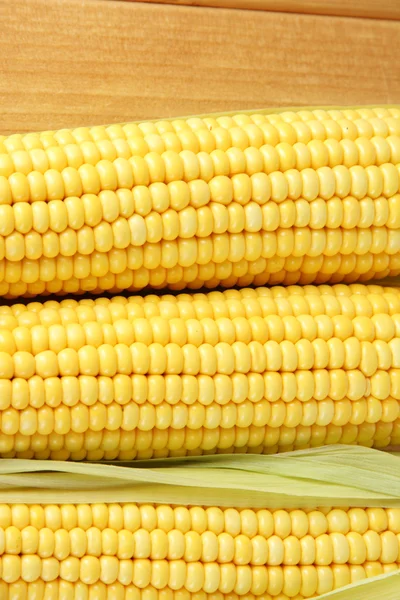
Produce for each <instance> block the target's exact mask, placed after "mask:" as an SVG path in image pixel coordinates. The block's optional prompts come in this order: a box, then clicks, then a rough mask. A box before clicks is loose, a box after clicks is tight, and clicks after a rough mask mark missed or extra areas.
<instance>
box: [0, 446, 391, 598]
mask: <svg viewBox="0 0 400 600" xmlns="http://www.w3.org/2000/svg"><path fill="white" fill-rule="evenodd" d="M96 502H151V503H166V504H184V505H196V504H197V505H201V506H212V505H215V506H222V507H227V506H235V507H251V508H261V507H266V508H302V507H303V508H306V507H309V508H314V507H322V506H348V507H350V506H361V507H369V506H380V507H384V508H388V507H400V456H398V455H395V454H391V453H389V452H380V451H378V450H371V449H368V448H363V447H355V446H330V447H325V448H316V449H310V450H302V451H297V452H288V453H285V454H277V455H272V456H264V455H261V456H260V455H251V454H250V455H225V456H224V455H219V456H218V455H217V456H200V457H193V458H185V459H163V460H158V461H157V460H152V461H137V462H135V463H131V464H129V463H123V466H121V464H99V463H72V462H60V461H51V462H48V461H32V460H18V459H10V460H8V459H4V460H2V461H1V462H0V503H29V504H34V503H38V504H53V503H54V504H59V503H76V504H78V503H96ZM319 598H320V599H321V600H322V599H325V598H326V599H327V600H328V599H329V600H377V599H378V598H379V600H399V599H400V571H399V572H398V573H390V574H386V575H382V576H379V577H374V578H371V579H367V580H364V581H362V582H358V583H356V584H352V585H350V586H346V587H344V588H341V589H340V590H335V591H334V592H330V593H328V594H324V595H323V596H319Z"/></svg>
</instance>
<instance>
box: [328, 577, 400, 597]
mask: <svg viewBox="0 0 400 600" xmlns="http://www.w3.org/2000/svg"><path fill="white" fill-rule="evenodd" d="M399 597H400V571H398V572H394V573H388V574H387V575H379V576H377V577H371V579H363V580H362V581H358V582H357V583H352V584H351V585H346V586H344V587H342V588H338V589H337V590H334V591H333V592H328V594H322V595H321V596H317V599H316V600H378V599H379V600H398V599H399Z"/></svg>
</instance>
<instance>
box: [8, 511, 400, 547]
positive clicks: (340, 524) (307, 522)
mask: <svg viewBox="0 0 400 600" xmlns="http://www.w3.org/2000/svg"><path fill="white" fill-rule="evenodd" d="M11 526H13V527H15V528H16V530H20V531H22V530H23V529H24V528H25V527H28V526H32V527H34V528H36V529H42V528H46V529H49V530H51V531H53V532H57V530H59V529H65V530H67V531H70V530H71V529H74V528H75V527H79V528H80V529H83V530H84V531H87V530H88V529H90V528H91V527H96V528H97V529H99V530H100V531H103V530H104V529H107V528H111V529H114V530H115V531H117V532H118V531H121V530H122V529H126V530H129V531H131V532H135V531H137V530H138V529H144V530H146V531H148V532H151V531H153V530H154V529H157V530H162V531H165V532H168V531H170V530H171V529H178V530H179V531H181V532H182V533H186V532H188V531H191V530H193V531H195V532H197V533H199V534H202V533H204V532H206V531H211V532H213V533H215V534H216V535H219V534H220V533H223V532H225V533H228V534H229V535H232V536H234V537H235V536H237V535H239V534H242V535H245V536H247V537H249V538H253V537H254V536H256V535H262V536H264V537H269V536H272V535H276V536H278V537H280V538H282V539H285V538H287V537H288V536H290V535H294V536H295V537H297V538H299V539H300V538H302V537H304V536H305V535H307V534H309V535H311V536H312V537H314V538H316V537H318V536H320V535H322V534H325V533H333V532H338V533H342V534H347V533H349V532H350V531H355V532H357V533H359V534H361V535H363V534H364V533H366V532H367V531H368V530H371V531H374V532H377V533H382V532H383V531H386V530H389V531H392V532H393V533H395V534H399V533H400V509H398V508H387V509H384V508H376V507H373V508H366V509H364V508H350V509H347V508H332V507H321V508H318V509H314V508H304V509H301V510H298V509H293V510H289V511H287V510H282V509H276V510H267V509H258V510H253V509H248V508H244V509H236V508H219V507H215V506H212V507H208V508H207V507H206V508H203V507H201V506H192V507H189V508H187V507H186V506H175V507H172V506H170V505H165V504H161V505H152V504H132V503H124V504H116V503H111V504H102V503H96V504H61V505H57V504H45V505H43V506H42V505H38V504H33V505H28V504H0V528H3V529H6V528H8V527H11ZM21 543H22V538H21Z"/></svg>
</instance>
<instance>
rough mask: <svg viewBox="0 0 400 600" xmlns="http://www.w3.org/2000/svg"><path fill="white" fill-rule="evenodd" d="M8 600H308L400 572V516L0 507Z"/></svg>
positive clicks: (396, 512)
mask: <svg viewBox="0 0 400 600" xmlns="http://www.w3.org/2000/svg"><path fill="white" fill-rule="evenodd" d="M0 556H1V561H0V579H1V581H0V597H1V598H2V600H17V599H18V600H25V599H28V598H29V599H30V598H37V599H39V598H40V599H44V598H45V599H46V600H59V599H61V598H62V599H63V600H86V599H90V600H92V599H93V600H107V599H110V600H111V599H112V600H140V599H143V600H239V599H241V598H243V599H246V600H255V599H256V598H262V600H272V599H275V600H289V599H293V598H294V599H295V600H303V599H305V598H313V597H316V596H318V595H320V594H324V593H328V592H330V591H332V590H334V589H337V588H341V587H343V586H345V585H348V584H350V583H354V582H357V581H360V580H362V579H365V578H369V577H374V576H377V575H381V574H384V573H390V572H392V571H396V570H398V569H399V568H400V509H398V508H397V509H396V508H392V509H386V510H385V509H383V508H367V509H363V508H350V509H342V508H341V509H339V508H332V509H331V508H320V509H315V510H313V509H309V510H292V511H286V510H271V511H270V510H267V509H262V510H251V509H242V510H237V509H235V508H222V509H221V508H218V507H215V506H214V507H208V508H202V507H200V506H192V507H189V508H187V507H185V506H175V507H171V506H170V505H150V504H132V503H131V504H80V505H72V504H64V505H44V506H42V505H29V504H14V505H8V504H2V505H0Z"/></svg>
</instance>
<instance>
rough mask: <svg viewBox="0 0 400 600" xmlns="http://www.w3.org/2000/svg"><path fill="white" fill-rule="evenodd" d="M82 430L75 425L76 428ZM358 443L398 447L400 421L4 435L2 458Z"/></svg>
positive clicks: (0, 437)
mask: <svg viewBox="0 0 400 600" xmlns="http://www.w3.org/2000/svg"><path fill="white" fill-rule="evenodd" d="M78 427H79V425H78V426H77V428H78ZM337 443H341V444H359V445H362V446H367V447H375V448H385V447H386V446H388V445H390V444H393V445H396V444H399V443H400V419H397V421H396V422H394V423H384V422H382V421H380V422H378V423H367V422H364V423H362V424H361V425H359V426H356V425H353V424H351V423H347V424H346V425H344V426H343V427H340V426H337V425H333V424H332V423H330V424H328V425H327V426H322V425H312V426H311V427H310V426H303V425H299V426H298V427H286V426H281V427H274V428H273V427H269V426H267V427H256V426H254V425H251V426H250V427H248V428H246V427H236V426H235V427H232V428H230V429H222V428H220V427H217V428H215V429H206V428H204V427H200V428H197V429H188V428H184V429H172V428H169V429H162V430H161V429H156V428H154V429H152V430H147V431H141V430H138V429H136V430H133V431H123V430H117V431H115V430H112V431H110V430H101V431H98V430H96V431H93V430H91V429H89V430H87V431H85V432H84V433H77V432H75V431H69V432H68V433H66V434H65V435H63V434H59V433H55V432H52V433H50V434H49V435H48V436H47V435H42V434H39V433H35V434H33V435H32V436H29V435H24V434H22V433H20V432H18V433H16V434H15V435H7V434H3V433H1V434H0V453H1V457H2V458H14V457H17V458H25V459H30V458H37V459H40V460H46V459H49V458H51V459H52V460H68V459H70V460H75V461H79V460H85V459H86V460H93V461H97V460H107V461H108V460H128V461H129V460H134V459H143V460H144V459H149V458H167V457H170V456H176V457H183V456H198V455H201V454H216V453H217V454H227V453H228V454H233V453H240V454H243V453H247V452H251V453H252V454H275V453H276V452H288V451H292V450H298V449H304V448H310V447H318V446H322V445H327V444H337Z"/></svg>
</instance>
